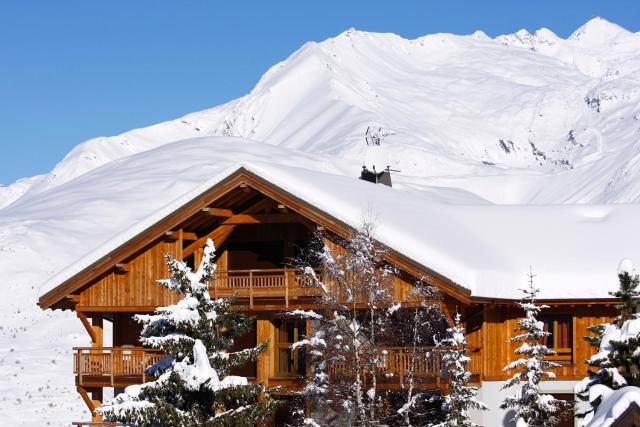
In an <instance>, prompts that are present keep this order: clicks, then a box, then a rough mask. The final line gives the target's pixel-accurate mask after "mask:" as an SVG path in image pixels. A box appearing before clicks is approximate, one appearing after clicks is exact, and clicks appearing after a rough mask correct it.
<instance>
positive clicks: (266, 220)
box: [221, 213, 299, 225]
mask: <svg viewBox="0 0 640 427" xmlns="http://www.w3.org/2000/svg"><path fill="white" fill-rule="evenodd" d="M298 220H299V217H298V216H297V215H294V214H290V213H280V214H238V215H233V216H232V217H229V218H227V219H226V220H224V221H222V223H221V225H241V224H283V223H288V222H296V221H298Z"/></svg>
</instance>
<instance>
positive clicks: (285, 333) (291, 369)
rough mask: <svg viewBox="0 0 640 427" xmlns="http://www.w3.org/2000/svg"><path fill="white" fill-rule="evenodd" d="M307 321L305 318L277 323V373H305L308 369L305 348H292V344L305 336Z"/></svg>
mask: <svg viewBox="0 0 640 427" xmlns="http://www.w3.org/2000/svg"><path fill="white" fill-rule="evenodd" d="M306 330H307V322H306V321H304V320H296V321H290V320H285V321H279V322H277V323H276V375H277V376H284V377H287V376H298V375H305V374H306V370H307V363H306V355H305V350H304V348H302V347H300V348H298V349H296V350H292V349H291V345H292V344H293V343H294V342H297V341H299V340H301V339H303V338H304V336H305V334H306Z"/></svg>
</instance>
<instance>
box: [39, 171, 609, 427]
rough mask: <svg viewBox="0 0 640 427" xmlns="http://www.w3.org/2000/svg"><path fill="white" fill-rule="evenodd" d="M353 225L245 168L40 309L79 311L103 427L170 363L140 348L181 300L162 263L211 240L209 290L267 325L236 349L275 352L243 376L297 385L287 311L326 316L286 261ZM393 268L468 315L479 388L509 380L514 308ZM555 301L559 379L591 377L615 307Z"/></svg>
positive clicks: (84, 378)
mask: <svg viewBox="0 0 640 427" xmlns="http://www.w3.org/2000/svg"><path fill="white" fill-rule="evenodd" d="M363 185H372V184H363ZM352 226H353V224H351V225H350V224H346V223H344V222H342V221H340V220H338V219H336V218H335V217H333V216H332V215H330V214H328V213H327V212H323V211H322V210H320V209H318V208H317V207H315V206H313V205H311V204H310V203H308V202H306V201H305V200H303V199H302V198H300V197H298V196H294V195H292V194H291V193H290V192H288V191H285V190H284V189H283V188H281V187H278V186H277V185H274V184H273V183H271V182H269V181H267V180H266V179H264V178H262V177H261V176H259V175H257V174H256V173H253V172H251V171H249V170H247V169H244V168H240V169H238V170H237V171H236V172H234V173H232V174H230V175H228V176H227V177H226V178H224V179H222V180H221V181H219V182H218V183H217V184H215V185H213V186H212V187H211V188H209V189H208V190H206V191H205V192H203V193H201V194H200V195H198V196H196V197H194V198H193V199H192V200H190V201H188V202H187V203H185V204H183V205H182V206H180V207H178V208H176V209H175V210H173V211H172V212H171V213H169V214H168V215H166V216H165V217H164V218H162V219H160V220H158V221H157V222H155V223H154V224H152V225H150V226H149V227H148V228H146V229H145V230H144V231H142V232H140V233H138V234H137V235H135V236H132V237H131V238H129V239H128V240H127V241H126V242H124V243H122V244H120V245H119V246H116V247H115V248H114V249H112V250H110V251H109V252H108V253H106V254H103V255H101V257H100V258H99V259H97V260H95V261H94V262H92V263H91V264H90V265H88V266H86V267H84V268H83V269H81V270H80V271H78V272H75V273H74V274H73V275H70V277H68V278H66V279H65V280H63V281H61V282H60V283H59V284H57V286H55V287H54V288H52V289H51V290H49V291H48V292H46V293H45V294H43V295H42V296H41V298H40V300H39V305H40V307H42V308H43V309H61V310H73V311H75V312H76V314H77V316H78V319H79V321H80V322H82V324H83V325H84V327H85V329H86V331H87V334H88V336H89V337H90V340H91V345H90V346H88V347H83V348H76V349H74V372H73V374H74V375H75V381H76V386H77V390H78V393H79V394H80V396H82V399H84V401H85V403H86V405H87V407H88V408H89V411H91V413H92V414H93V422H95V423H98V422H99V421H100V418H99V416H98V415H97V414H96V413H95V408H96V407H97V406H99V405H100V404H101V402H102V400H103V390H104V388H108V387H113V388H114V389H115V390H116V392H117V391H118V390H121V389H122V388H124V387H126V386H127V385H130V384H136V383H141V382H144V381H146V378H145V374H144V368H145V367H146V366H148V365H150V364H152V363H153V362H154V361H156V360H158V359H159V358H162V357H163V355H162V354H160V353H159V352H157V351H153V350H149V349H145V348H142V347H141V346H140V344H139V343H138V337H139V334H140V326H139V325H138V324H137V323H135V322H134V321H133V315H134V314H137V313H150V312H152V311H153V310H154V309H155V308H156V307H158V306H163V305H168V304H171V303H174V302H176V300H177V296H176V295H175V294H173V293H172V292H170V291H168V290H166V289H164V288H162V287H161V286H159V285H157V284H156V283H155V281H156V280H157V279H161V278H165V277H166V276H167V270H166V264H165V259H164V255H165V254H167V253H168V254H171V255H172V256H174V257H176V258H179V259H182V260H185V261H187V262H188V263H189V264H191V265H196V264H197V263H198V262H199V259H200V257H201V256H202V247H203V245H204V243H205V242H206V240H207V239H209V238H210V239H212V240H213V241H214V243H215V245H216V248H217V265H218V270H217V272H216V276H215V279H214V280H213V281H212V282H211V284H210V293H211V294H212V296H215V297H221V296H230V295H232V294H235V295H237V296H238V301H237V304H238V309H240V310H243V311H246V312H247V313H250V314H251V315H252V316H255V317H256V319H257V320H256V323H255V331H253V333H250V334H248V335H247V336H245V337H244V338H243V339H242V340H239V341H238V342H236V346H237V348H238V349H240V348H243V347H248V346H253V345H255V344H256V343H260V342H267V343H268V350H267V351H266V352H264V353H263V354H262V355H261V356H260V358H259V360H258V361H257V363H256V364H255V366H247V367H246V369H244V371H243V372H242V374H243V375H246V376H249V377H252V378H255V380H257V381H261V382H263V383H265V384H266V385H268V386H276V385H282V386H287V387H293V388H295V387H297V386H298V385H299V384H301V382H302V379H303V378H304V376H305V375H306V373H307V369H308V366H307V363H306V361H305V360H304V357H303V355H302V354H297V353H296V352H294V351H292V350H291V343H292V342H294V341H296V339H297V337H298V335H299V334H302V333H305V332H306V330H307V328H308V327H309V325H308V324H307V323H306V322H304V321H291V320H286V319H283V318H282V316H281V315H280V314H281V313H282V312H283V311H284V310H285V309H295V308H301V309H313V308H319V307H316V306H315V305H314V304H315V303H314V299H313V298H311V297H310V295H309V293H308V292H307V291H306V290H305V288H304V286H303V285H304V283H303V281H304V277H302V276H299V275H297V274H296V272H295V271H294V270H292V269H290V268H288V260H290V259H292V258H294V257H295V256H296V255H297V254H298V253H299V251H300V249H301V248H303V247H305V246H306V245H307V244H308V242H309V241H310V239H311V237H312V236H313V234H314V233H315V232H316V231H317V230H322V231H323V233H324V236H325V239H326V243H327V244H329V245H335V244H336V243H335V242H336V241H338V239H337V238H338V237H341V236H344V237H346V236H347V235H348V234H349V233H350V232H351V231H352V230H353V227H352ZM387 261H388V262H389V263H391V264H393V265H394V266H395V267H397V268H398V270H399V271H400V274H399V276H398V278H397V279H396V281H395V290H394V292H395V297H396V299H397V300H398V301H406V299H407V292H408V291H409V290H410V289H411V286H412V283H414V282H415V280H416V279H417V278H422V279H423V280H426V281H427V282H428V283H430V284H431V285H433V286H436V287H437V288H439V289H440V291H441V292H442V295H443V296H444V300H443V306H444V309H445V310H446V311H448V312H449V313H451V312H453V311H455V310H456V309H457V310H459V311H460V312H461V313H463V316H464V319H463V320H464V322H465V326H466V329H467V333H468V336H469V355H470V357H471V364H470V370H471V371H472V373H473V374H474V380H475V381H476V382H477V383H478V384H479V385H483V387H484V384H485V383H486V382H490V381H502V380H504V379H506V378H507V374H506V373H505V372H503V370H502V368H503V367H504V366H505V365H506V364H507V363H508V362H509V361H511V360H513V359H514V358H515V355H514V353H513V350H514V346H513V345H511V344H507V343H506V340H507V338H508V337H509V336H511V335H512V333H513V332H512V331H513V329H514V327H515V326H516V321H517V319H518V317H519V316H520V315H521V313H520V310H519V308H518V307H517V306H516V301H514V300H506V299H505V300H501V299H495V298H491V299H489V298H483V297H476V296H474V295H472V293H471V291H470V290H468V289H466V288H464V287H462V286H460V285H458V284H456V283H454V282H453V281H452V280H450V279H448V278H447V277H444V276H443V275H441V274H438V273H436V272H435V271H433V270H431V269H430V268H428V267H426V266H424V265H422V264H420V263H418V262H416V261H414V260H413V259H411V258H409V257H408V256H406V255H405V254H403V253H401V252H400V251H397V250H394V249H391V248H390V249H389V251H388V255H387ZM545 302H546V303H547V304H549V305H550V307H551V308H550V309H548V310H546V312H545V313H544V316H545V317H544V319H543V320H544V322H545V324H546V325H547V328H548V330H549V331H550V332H551V336H550V337H549V341H548V342H549V345H550V346H551V347H552V348H553V349H555V350H556V351H557V353H558V354H557V356H556V360H557V361H558V362H559V363H561V364H562V368H560V369H558V372H557V375H558V379H559V380H571V381H575V380H580V379H581V378H583V377H584V375H585V371H586V366H585V364H584V360H585V359H587V358H588V356H589V355H590V354H591V353H592V349H591V348H590V347H589V346H588V345H587V344H586V343H585V342H584V340H583V339H582V336H583V335H586V333H587V332H586V330H587V326H589V325H592V324H597V323H602V322H606V321H608V320H609V317H610V316H611V315H612V314H613V307H612V305H611V304H612V301H610V300H604V299H603V300H591V301H586V300H578V299H576V300H549V301H545ZM107 321H108V322H111V323H112V331H113V334H112V337H109V338H110V339H109V340H108V341H110V342H111V344H110V345H109V346H105V345H104V343H105V336H104V325H105V322H107ZM388 352H389V353H388V354H389V357H388V358H387V362H386V364H385V365H384V366H380V369H381V370H382V371H384V372H392V373H394V374H395V376H396V377H401V376H402V375H403V372H404V366H406V355H405V354H404V352H403V348H401V347H396V348H389V349H388ZM436 359H437V358H436ZM419 371H420V372H418V376H419V377H420V378H421V381H420V387H422V388H424V389H431V390H443V391H445V392H446V381H445V380H443V378H442V377H441V375H442V367H441V366H440V363H439V362H437V361H435V362H433V363H430V364H425V365H424V366H421V367H420V370H419ZM70 374H71V373H70ZM387 386H388V387H394V384H393V382H391V383H389V384H388V385H387ZM485 399H486V397H485ZM89 424H90V423H85V424H83V425H89ZM96 425H97V424H96ZM488 425H490V424H488Z"/></svg>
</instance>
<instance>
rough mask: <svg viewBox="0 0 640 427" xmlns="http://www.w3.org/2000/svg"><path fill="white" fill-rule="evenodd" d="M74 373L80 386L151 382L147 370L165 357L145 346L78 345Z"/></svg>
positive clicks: (126, 384)
mask: <svg viewBox="0 0 640 427" xmlns="http://www.w3.org/2000/svg"><path fill="white" fill-rule="evenodd" d="M73 350H74V352H75V355H74V359H73V372H74V374H75V375H76V385H79V386H88V387H126V386H128V385H131V384H142V383H144V382H146V381H147V376H146V375H145V372H144V371H145V369H146V368H147V367H148V366H151V365H153V364H154V363H156V362H157V361H159V360H161V359H163V358H164V357H165V355H164V353H162V352H161V351H158V350H150V349H146V348H142V347H76V348H74V349H73Z"/></svg>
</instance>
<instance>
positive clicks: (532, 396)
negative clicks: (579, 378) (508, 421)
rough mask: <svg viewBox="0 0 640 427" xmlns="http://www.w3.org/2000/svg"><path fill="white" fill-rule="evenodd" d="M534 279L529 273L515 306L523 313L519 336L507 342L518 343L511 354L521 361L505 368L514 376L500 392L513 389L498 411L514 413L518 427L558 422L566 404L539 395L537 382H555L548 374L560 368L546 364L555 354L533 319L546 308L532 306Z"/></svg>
mask: <svg viewBox="0 0 640 427" xmlns="http://www.w3.org/2000/svg"><path fill="white" fill-rule="evenodd" d="M534 277H535V276H534V274H533V273H532V272H530V273H529V286H528V287H527V288H525V289H523V290H522V291H523V293H524V295H523V298H522V301H521V302H520V304H519V305H520V307H521V308H522V309H523V310H524V312H525V317H524V318H522V319H520V320H518V327H517V328H516V329H515V330H516V332H520V333H519V334H518V335H516V336H514V337H512V338H510V339H509V340H508V342H514V343H520V347H518V348H517V349H516V350H515V353H516V355H521V356H524V357H521V358H520V359H518V360H515V361H513V362H511V363H509V364H508V365H507V366H505V368H504V370H505V371H512V370H517V372H516V373H515V374H514V375H513V376H512V377H511V378H510V379H508V380H507V381H505V383H504V384H503V386H502V389H507V388H510V387H517V390H516V392H515V394H513V395H511V396H507V397H506V398H505V399H504V400H503V401H502V404H501V405H500V408H501V409H509V408H513V409H515V415H514V417H513V421H514V422H516V424H517V425H518V426H529V427H542V426H545V427H548V426H554V425H557V424H558V423H559V422H560V417H561V414H560V411H561V409H562V408H563V407H565V406H566V403H565V402H564V401H562V400H559V399H556V398H554V397H553V396H551V395H549V394H542V393H541V392H540V382H541V381H543V380H545V379H553V378H555V374H554V373H553V372H550V371H548V370H549V369H552V368H557V367H559V366H560V365H558V364H557V363H554V362H550V361H548V360H547V356H551V355H554V354H555V352H554V351H553V350H550V349H549V348H548V347H547V346H546V345H545V344H544V343H543V341H544V340H545V338H546V337H548V336H549V332H547V331H545V330H544V323H543V322H540V321H538V319H537V317H538V315H539V314H540V311H541V310H543V309H545V308H548V306H546V305H538V304H536V297H537V295H538V293H539V289H537V288H536V287H535V286H534V284H533V278H534Z"/></svg>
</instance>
